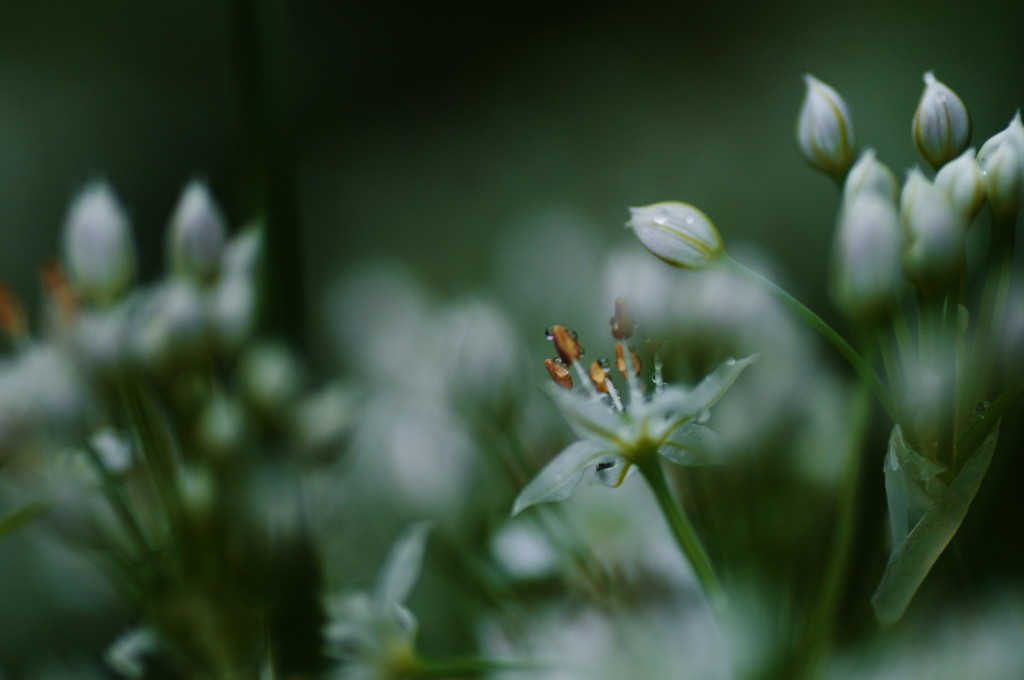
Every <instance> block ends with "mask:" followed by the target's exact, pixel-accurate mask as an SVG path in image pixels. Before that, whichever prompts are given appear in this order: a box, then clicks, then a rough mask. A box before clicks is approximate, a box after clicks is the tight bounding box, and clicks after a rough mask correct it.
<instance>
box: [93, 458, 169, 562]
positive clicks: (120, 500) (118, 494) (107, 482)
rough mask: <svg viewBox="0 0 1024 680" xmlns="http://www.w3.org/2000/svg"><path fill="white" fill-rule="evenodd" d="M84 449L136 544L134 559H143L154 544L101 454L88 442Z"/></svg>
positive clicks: (111, 502)
mask: <svg viewBox="0 0 1024 680" xmlns="http://www.w3.org/2000/svg"><path fill="white" fill-rule="evenodd" d="M83 449H84V450H85V456H86V458H88V459H89V463H90V464H91V465H92V467H93V469H94V470H95V471H96V475H97V476H98V477H99V480H100V484H101V485H102V486H103V491H104V495H105V496H106V499H107V502H108V503H110V507H111V508H112V509H113V510H114V513H115V514H117V517H118V519H119V520H120V521H121V524H122V525H123V526H124V528H125V531H127V532H128V534H129V535H130V536H131V538H132V540H133V541H134V542H135V549H136V555H134V556H133V557H142V556H145V555H147V554H148V553H150V552H152V550H153V542H152V541H151V540H150V538H149V537H148V536H147V535H146V532H145V531H143V529H142V526H141V525H140V524H139V521H138V518H137V517H136V516H135V514H134V512H133V511H132V508H131V507H130V506H129V504H128V500H127V499H126V498H125V495H124V490H123V488H122V487H121V485H120V484H119V482H118V480H117V479H115V478H114V476H113V475H112V474H111V473H110V470H109V468H107V466H106V464H105V463H104V462H103V459H102V458H101V457H100V454H99V452H98V451H97V450H96V449H95V448H93V446H92V444H90V443H88V442H87V443H86V444H85V446H84V447H83Z"/></svg>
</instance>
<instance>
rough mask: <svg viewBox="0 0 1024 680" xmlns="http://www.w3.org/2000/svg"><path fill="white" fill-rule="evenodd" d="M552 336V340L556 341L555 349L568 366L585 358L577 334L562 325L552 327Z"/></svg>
mask: <svg viewBox="0 0 1024 680" xmlns="http://www.w3.org/2000/svg"><path fill="white" fill-rule="evenodd" d="M550 334H551V339H552V340H554V341H555V349H556V350H557V351H558V356H559V357H561V359H562V361H563V362H565V365H566V366H571V365H572V363H573V362H574V361H578V360H579V358H580V357H581V356H583V348H582V347H580V343H579V342H577V341H576V334H575V333H573V332H572V331H570V330H569V329H568V328H566V327H565V326H562V325H561V324H559V325H556V326H552V327H551V330H550Z"/></svg>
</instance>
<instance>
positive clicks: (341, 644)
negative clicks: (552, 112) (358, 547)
mask: <svg viewBox="0 0 1024 680" xmlns="http://www.w3.org/2000/svg"><path fill="white" fill-rule="evenodd" d="M429 531H430V526H429V525H428V524H427V523H425V522H418V523H416V524H412V525H410V526H409V527H407V528H406V529H405V530H404V531H403V532H402V534H401V535H400V536H399V537H398V538H397V539H396V540H395V543H394V545H393V546H392V547H391V551H390V552H389V553H388V556H387V559H386V560H385V561H384V565H383V566H382V567H381V571H380V575H379V576H378V577H377V583H376V584H375V587H374V589H373V592H372V593H366V592H358V593H351V594H348V595H343V596H341V597H339V598H335V599H332V600H331V601H329V602H328V603H327V611H328V617H329V620H328V622H327V624H326V626H325V629H324V639H325V640H326V642H327V651H328V653H329V654H330V655H331V656H332V657H334V658H336V659H337V660H338V661H339V672H338V673H337V677H339V678H344V679H345V680H356V679H357V678H358V679H359V680H386V679H388V678H402V677H408V675H409V673H410V672H412V671H414V670H415V668H416V665H417V664H418V658H417V656H416V651H415V638H416V632H417V628H418V624H417V622H416V617H415V616H413V615H412V612H410V611H409V610H408V609H406V608H405V605H404V604H403V602H404V601H405V599H406V598H407V597H408V596H409V593H410V591H412V588H413V586H414V585H416V581H417V579H419V575H420V569H421V568H422V565H423V553H424V551H425V549H426V542H427V534H428V533H429Z"/></svg>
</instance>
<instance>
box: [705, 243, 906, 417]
mask: <svg viewBox="0 0 1024 680" xmlns="http://www.w3.org/2000/svg"><path fill="white" fill-rule="evenodd" d="M720 262H721V265H720V267H721V269H722V270H723V271H727V272H729V273H731V274H734V275H736V276H738V277H740V278H742V279H745V280H747V281H750V282H751V283H753V284H755V285H757V286H758V287H759V288H761V289H762V290H764V291H765V292H766V293H768V294H769V295H771V296H772V297H774V298H775V299H776V300H778V301H779V302H781V303H782V304H784V305H785V306H786V307H788V308H789V309H790V311H792V312H793V313H794V314H796V315H797V316H798V317H800V319H801V320H803V322H804V323H806V324H807V325H808V326H810V327H811V328H812V329H813V330H814V331H815V332H817V333H818V335H820V336H821V337H823V338H824V339H825V340H826V341H827V342H828V343H829V344H830V345H832V346H833V347H834V348H835V349H836V351H837V352H839V354H840V355H841V356H842V357H843V358H844V359H846V362H847V363H848V364H850V366H852V367H853V370H854V371H856V372H857V375H858V376H860V378H861V380H863V381H864V382H865V383H867V384H868V386H869V387H870V388H871V391H872V392H874V393H875V397H877V398H878V401H879V402H880V403H881V404H882V408H884V409H885V411H886V413H888V414H889V417H890V418H891V419H892V420H893V421H894V422H895V421H896V409H895V407H894V406H893V403H892V396H891V395H890V394H889V390H888V389H887V388H886V386H885V384H884V383H883V382H882V380H881V378H879V377H878V374H877V373H876V372H875V370H874V369H873V368H871V366H870V365H869V364H868V363H867V362H866V361H864V359H863V358H862V357H861V356H860V354H858V353H857V351H856V350H855V349H853V347H851V346H850V343H848V342H847V341H846V339H845V338H843V336H841V335H839V333H837V332H836V331H835V330H834V329H833V328H832V327H831V326H829V325H828V324H827V323H825V321H823V320H822V318H821V317H820V316H818V315H817V314H815V313H814V312H812V311H811V310H810V308H808V307H807V305H805V304H804V303H802V302H800V301H799V300H797V299H796V298H795V297H793V296H792V295H790V294H789V292H787V291H786V290H785V289H784V288H782V287H780V286H779V285H778V284H776V283H775V282H774V281H771V280H770V279H767V278H765V277H764V276H761V275H760V274H758V273H757V272H755V271H754V270H753V269H750V268H749V267H747V266H745V265H742V264H740V263H739V262H737V261H736V260H734V259H732V258H731V257H729V256H728V255H725V256H724V257H723V258H722V259H721V260H720Z"/></svg>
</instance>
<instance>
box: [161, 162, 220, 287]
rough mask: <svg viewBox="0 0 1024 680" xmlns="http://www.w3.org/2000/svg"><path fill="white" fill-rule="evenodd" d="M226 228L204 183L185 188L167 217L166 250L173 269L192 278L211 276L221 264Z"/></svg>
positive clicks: (190, 184) (202, 278)
mask: <svg viewBox="0 0 1024 680" xmlns="http://www.w3.org/2000/svg"><path fill="white" fill-rule="evenodd" d="M226 235H227V228H226V227H225V224H224V218H223V216H222V215H221V212H220V208H219V207H217V204H216V203H215V202H214V200H213V197H212V196H211V195H210V192H209V190H208V189H207V188H206V185H205V184H203V183H202V182H198V181H193V182H189V184H188V185H187V186H186V187H185V189H184V191H182V193H181V198H180V199H178V205H177V207H176V208H175V209H174V215H173V216H172V217H171V225H170V228H169V229H168V234H167V236H168V250H169V251H170V253H169V254H170V261H171V267H172V268H173V270H174V271H175V272H176V273H178V274H181V275H182V276H185V277H188V278H191V279H193V280H195V281H200V282H202V281H209V280H211V279H213V278H214V277H215V276H216V274H217V271H218V269H219V268H220V264H221V253H222V250H223V248H224V240H225V238H226Z"/></svg>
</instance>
